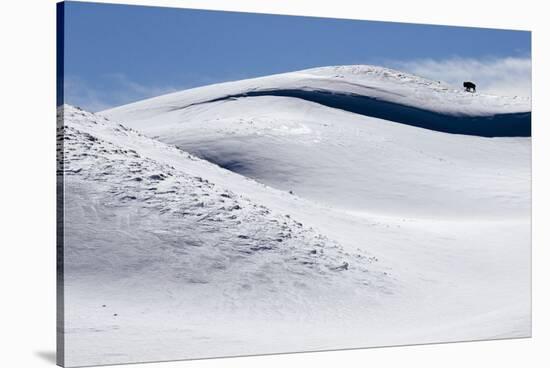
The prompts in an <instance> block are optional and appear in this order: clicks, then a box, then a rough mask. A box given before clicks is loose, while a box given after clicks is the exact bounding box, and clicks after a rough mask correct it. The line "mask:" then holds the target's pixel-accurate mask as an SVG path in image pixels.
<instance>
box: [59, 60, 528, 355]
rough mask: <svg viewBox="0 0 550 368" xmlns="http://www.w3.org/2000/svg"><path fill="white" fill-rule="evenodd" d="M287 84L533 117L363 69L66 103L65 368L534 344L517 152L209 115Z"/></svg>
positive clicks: (364, 128) (241, 108) (243, 108)
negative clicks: (123, 101)
mask: <svg viewBox="0 0 550 368" xmlns="http://www.w3.org/2000/svg"><path fill="white" fill-rule="evenodd" d="M284 83H287V84H288V85H284ZM354 83H355V84H358V85H357V86H354V85H353V84H354ZM312 84H315V85H312ZM288 86H290V87H292V88H295V87H299V88H303V89H304V90H307V89H319V88H323V89H325V90H327V91H337V92H338V93H340V92H345V93H368V94H370V96H373V94H376V96H374V97H376V98H386V99H395V100H393V102H396V101H398V102H399V103H409V104H411V105H414V104H417V105H418V106H420V105H421V106H420V107H422V108H423V109H433V110H434V111H435V110H438V111H439V112H441V111H445V113H446V114H455V113H457V114H458V113H460V114H464V112H465V111H466V112H468V113H470V114H473V115H475V114H486V113H487V114H502V113H504V114H505V113H512V112H524V111H528V108H529V106H528V105H529V104H528V102H525V101H523V102H522V101H521V100H518V99H513V98H496V97H491V96H484V95H476V96H475V97H473V96H472V95H470V94H465V93H462V92H458V91H452V90H450V89H445V88H446V87H444V86H441V85H440V84H438V83H433V82H429V81H424V80H422V79H419V78H417V77H413V76H407V75H405V74H401V73H399V72H394V71H388V70H384V69H380V68H374V67H345V68H335V67H331V68H320V69H314V70H309V71H304V72H300V73H288V74H285V75H279V76H273V77H266V78H259V79H256V80H249V81H243V82H233V83H227V84H222V85H216V86H211V87H203V88H198V89H193V90H188V91H184V92H179V93H176V94H172V95H168V96H161V97H159V98H155V99H151V100H147V101H143V102H140V103H136V104H132V105H128V106H124V107H121V108H117V109H114V110H111V111H108V112H104V113H103V114H104V115H108V116H109V117H111V118H112V119H111V120H112V121H109V120H107V119H105V118H104V117H102V116H101V115H94V114H90V113H87V112H84V111H81V110H78V109H75V108H72V107H70V106H65V107H64V113H63V115H62V116H61V117H62V118H63V120H64V124H65V128H64V133H65V138H66V139H65V141H64V147H62V149H63V150H64V153H65V163H66V165H65V167H64V173H63V174H64V175H65V176H64V179H65V180H64V186H65V265H66V275H65V280H66V287H65V311H66V321H65V322H66V324H65V339H66V340H65V341H66V357H65V358H66V361H67V362H68V365H89V364H108V363H119V362H137V361H156V360H166V359H186V358H201V357H212V356H228V355H246V354H261V353H276V352H291V351H304V350H310V351H311V350H324V349H338V348H354V347H367V346H384V345H398V344H410V343H428V342H445V341H463V340H478V339H487V338H506V337H525V336H529V335H530V327H531V316H530V288H529V285H530V214H529V212H530V144H531V143H530V138H525V137H524V138H520V137H509V138H491V139H489V138H482V137H476V136H465V135H457V134H446V133H441V132H435V131H432V130H427V129H421V128H417V127H411V126H408V125H406V124H398V123H395V122H392V121H388V120H383V119H377V118H373V117H369V116H364V115H361V114H356V113H351V112H349V111H345V110H342V109H336V108H331V107H328V106H326V105H323V104H319V103H316V102H313V101H308V100H306V99H302V98H296V97H292V96H275V95H257V96H254V97H251V96H243V95H241V96H239V97H233V98H229V99H227V98H223V96H227V95H237V94H240V93H242V91H243V90H246V88H249V89H250V90H252V89H254V88H265V89H269V88H272V89H273V88H275V89H276V88H287V87H288ZM373 87H376V88H373ZM338 88H340V90H338ZM352 89H353V90H352ZM356 89H357V90H356ZM412 90H415V91H417V92H416V95H409V92H410V91H412ZM421 93H426V94H427V95H428V96H431V97H433V99H430V98H428V99H424V98H421V97H419V96H421ZM393 94H395V96H393ZM399 94H402V95H403V96H401V97H399V96H398V95H399ZM391 96H393V97H391ZM220 97H221V98H220ZM430 101H431V102H430ZM435 101H439V102H438V103H436V102H435ZM464 101H468V102H467V103H464ZM202 102H203V103H202ZM461 104H464V105H467V106H468V107H467V108H463V106H461ZM114 121H116V123H115V122H114ZM119 122H120V123H121V124H123V125H120V124H118V123H119ZM129 128H132V129H129ZM133 128H135V129H138V130H139V131H140V132H141V133H143V134H145V135H142V134H141V133H138V132H137V131H135V130H133ZM60 133H61V132H60ZM176 146H177V148H176ZM187 152H189V153H187ZM60 174H62V173H60ZM290 192H292V193H290ZM103 305H105V307H103ZM115 314H116V316H115Z"/></svg>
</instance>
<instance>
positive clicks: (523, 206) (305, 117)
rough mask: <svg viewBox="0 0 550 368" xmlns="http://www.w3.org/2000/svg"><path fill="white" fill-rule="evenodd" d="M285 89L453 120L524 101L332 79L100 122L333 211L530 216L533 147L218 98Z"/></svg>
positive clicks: (225, 90)
mask: <svg viewBox="0 0 550 368" xmlns="http://www.w3.org/2000/svg"><path fill="white" fill-rule="evenodd" d="M292 83H293V84H292ZM290 84H292V86H293V88H301V89H303V90H311V89H313V88H316V89H321V88H322V89H324V90H327V91H329V92H330V93H336V92H342V91H344V92H346V93H350V92H353V93H357V94H359V93H363V94H368V96H372V97H375V98H377V99H383V100H384V101H386V100H387V101H392V102H400V103H403V104H410V105H411V106H415V107H417V108H420V107H422V108H423V109H425V110H433V111H437V112H439V113H443V112H445V113H447V114H451V115H455V114H471V116H474V115H473V114H476V113H477V114H481V115H485V114H505V113H506V112H511V111H515V112H520V111H523V112H525V111H528V110H529V105H528V103H527V102H526V101H524V100H518V99H513V98H506V97H495V96H487V95H478V94H475V95H473V94H471V93H467V92H461V91H454V90H450V89H448V88H447V87H443V86H441V85H440V84H439V83H435V82H430V81H426V80H424V79H421V78H418V77H413V76H409V75H405V74H402V73H398V72H395V71H391V70H385V69H381V68H375V67H341V68H340V67H337V68H321V69H313V70H310V71H304V72H298V73H289V74H283V75H278V76H272V77H265V78H259V79H253V80H245V81H242V82H232V83H224V84H220V85H214V86H207V87H202V88H196V89H191V90H187V91H183V92H179V93H175V94H170V95H166V96H162V97H158V98H154V99H150V100H146V101H143V102H138V103H135V104H130V105H127V106H123V107H120V108H116V109H113V110H109V111H105V112H103V114H104V115H106V116H109V117H112V118H114V119H118V120H121V121H124V122H125V124H128V125H129V126H131V127H134V128H136V129H138V130H140V131H142V132H144V133H145V134H147V135H149V136H152V137H156V138H158V139H159V140H161V141H163V142H167V143H170V144H174V145H176V146H178V147H180V148H182V149H184V150H186V151H189V152H192V153H193V154H195V155H197V156H199V157H202V158H204V159H206V160H208V161H211V162H214V163H216V164H218V165H220V166H222V167H225V168H228V169H229V170H232V171H235V172H237V173H240V174H243V175H245V176H247V177H251V178H254V179H257V180H258V181H261V182H263V183H265V184H267V185H270V186H273V187H275V188H279V189H281V190H286V191H292V192H294V193H296V194H297V195H299V196H301V197H305V198H309V199H312V200H316V201H322V202H324V203H327V204H330V205H332V206H336V207H339V208H345V209H348V210H354V211H368V212H376V213H385V214H388V213H399V214H407V215H417V216H453V217H455V216H460V217H472V216H474V217H483V216H484V217H502V216H517V215H518V214H521V215H526V214H528V213H529V212H530V200H529V198H530V149H531V144H530V139H528V138H523V137H507V138H498V139H496V138H493V139H487V138H483V137H478V136H472V135H456V134H444V133H441V132H436V131H433V130H430V129H418V128H416V127H411V126H408V125H405V124H397V123H395V122H392V121H388V120H383V119H378V118H373V117H371V116H365V115H362V114H356V113H350V112H349V111H345V110H342V109H338V108H333V107H327V106H326V105H323V104H320V103H316V102H312V101H309V100H304V99H303V98H297V97H288V96H274V95H271V96H255V97H251V96H249V97H239V98H230V99H225V98H223V99H221V98H220V96H225V95H229V94H236V93H237V92H238V93H243V91H252V90H254V91H258V90H266V89H267V88H270V89H271V90H280V89H281V88H289V85H290ZM329 88H330V90H329ZM205 101H213V102H208V103H207V102H205ZM199 102H200V103H199ZM488 119H490V117H489V118H488ZM457 124H460V122H459V123H457Z"/></svg>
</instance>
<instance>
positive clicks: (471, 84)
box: [462, 82, 476, 93]
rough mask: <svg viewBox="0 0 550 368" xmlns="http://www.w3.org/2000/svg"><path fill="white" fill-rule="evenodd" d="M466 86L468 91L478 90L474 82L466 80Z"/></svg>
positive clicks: (464, 84)
mask: <svg viewBox="0 0 550 368" xmlns="http://www.w3.org/2000/svg"><path fill="white" fill-rule="evenodd" d="M462 85H463V86H464V88H465V89H466V92H472V93H473V92H475V91H476V85H475V84H474V83H472V82H464V83H463V84H462Z"/></svg>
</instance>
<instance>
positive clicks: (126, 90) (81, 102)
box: [64, 73, 185, 111]
mask: <svg viewBox="0 0 550 368" xmlns="http://www.w3.org/2000/svg"><path fill="white" fill-rule="evenodd" d="M100 79H101V80H100V81H98V82H100V83H97V84H93V85H92V84H91V83H90V82H87V81H85V80H83V79H82V78H79V77H76V76H66V77H65V80H64V93H65V102H66V103H68V104H71V105H75V106H80V107H82V108H84V109H86V110H88V111H101V110H105V109H108V108H111V107H115V106H119V105H123V104H127V103H130V102H134V101H139V100H143V99H146V98H150V97H155V96H160V95H163V94H166V93H170V92H175V91H178V90H181V89H184V88H185V87H184V86H180V87H174V86H147V85H143V84H140V83H137V82H135V81H132V80H130V79H129V78H128V77H127V76H126V75H125V74H122V73H113V74H106V75H103V76H102V77H101V78H100Z"/></svg>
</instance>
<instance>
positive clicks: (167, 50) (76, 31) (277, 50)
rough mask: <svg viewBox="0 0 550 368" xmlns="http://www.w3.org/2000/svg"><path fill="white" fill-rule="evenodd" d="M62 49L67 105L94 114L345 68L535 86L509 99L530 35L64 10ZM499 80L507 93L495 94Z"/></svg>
mask: <svg viewBox="0 0 550 368" xmlns="http://www.w3.org/2000/svg"><path fill="white" fill-rule="evenodd" d="M64 45H65V102H67V103H70V104H75V105H79V106H82V107H84V108H87V109H89V110H92V111H97V110H101V109H104V108H107V107H112V106H117V105H121V104H124V103H128V102H132V101H135V100H139V99H143V98H147V97H151V96H155V95H160V94H163V93H167V92H171V91H175V90H180V89H185V88H190V87H196V86H200V85H205V84H211V83H216V82H222V81H228V80H236V79H243V78H248V77H255V76H261V75H267V74H274V73H280V72H286V71H293V70H299V69H305V68H310V67H315V66H325V65H343V64H378V65H385V66H390V67H394V68H395V67H397V68H401V69H404V70H406V71H410V72H413V73H417V74H424V76H426V77H431V78H437V79H442V80H446V81H448V82H450V83H458V80H460V79H474V78H477V79H476V80H480V79H481V80H483V78H485V77H486V75H480V73H481V72H480V70H483V68H486V69H485V70H486V71H488V72H490V73H491V74H495V70H496V69H498V68H500V69H502V70H500V71H499V72H500V74H502V75H498V76H494V77H492V79H491V80H489V79H487V80H488V84H485V85H486V86H489V85H491V83H492V84H495V83H496V84H495V85H496V86H497V87H496V88H501V90H502V91H504V90H506V89H507V88H508V89H509V88H512V89H514V88H515V89H517V86H518V81H519V82H520V84H521V83H523V82H525V83H527V82H528V86H527V85H526V86H524V87H525V88H523V89H522V90H521V91H519V92H518V91H512V90H509V92H510V93H512V92H514V93H517V94H522V92H524V93H527V89H529V90H530V67H531V66H530V55H531V34H530V32H525V31H506V30H494V29H480V28H463V27H445V26H431V25H416V24H404V23H387V22H372V21H357V20H342V19H326V18H313V17H295V16H281V15H265V14H250V13H235V12H216V11H201V10H190V9H174V8H159V7H143V6H129V5H111V4H97V3H80V2H66V3H65V43H64ZM430 65H431V66H430ZM446 69H449V75H448V77H446V74H445V71H446ZM450 69H452V70H450ZM462 69H463V70H462ZM451 72H452V73H451ZM488 72H487V73H485V74H488ZM438 73H439V74H438ZM476 73H477V74H476ZM518 73H519V74H518ZM440 74H441V75H440ZM497 74H498V73H497ZM516 74H517V75H516ZM453 78H454V79H456V81H455V80H454V79H453ZM450 79H452V80H450ZM502 79H504V84H507V85H505V86H504V85H503V87H498V85H499V83H500V84H503V81H502ZM507 79H511V80H507ZM526 79H528V81H527V80H526ZM487 90H489V91H490V90H491V88H488V89H487ZM499 91H500V90H498V89H497V92H499ZM506 92H508V90H507V91H506Z"/></svg>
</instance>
